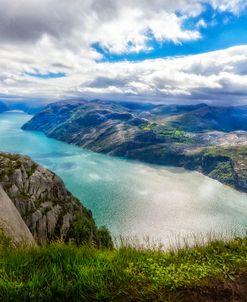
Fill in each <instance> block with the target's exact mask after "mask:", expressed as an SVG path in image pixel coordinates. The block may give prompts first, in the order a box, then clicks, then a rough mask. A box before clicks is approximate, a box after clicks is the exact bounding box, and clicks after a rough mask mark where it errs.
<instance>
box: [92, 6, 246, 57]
mask: <svg viewBox="0 0 247 302" xmlns="http://www.w3.org/2000/svg"><path fill="white" fill-rule="evenodd" d="M177 14H178V15H179V13H177ZM201 20H203V22H204V24H205V25H204V26H205V27H204V26H199V25H197V24H198V23H199V22H200V21H201ZM183 28H184V29H189V30H193V29H195V28H197V30H198V31H199V32H200V34H201V38H200V39H198V40H192V41H191V40H189V41H183V42H180V43H175V42H173V41H157V40H155V38H154V37H153V36H152V35H151V34H150V40H149V42H148V45H149V46H150V47H151V48H152V50H150V51H141V52H138V53H133V52H132V53H124V54H112V53H111V52H109V51H108V50H107V49H104V48H103V47H101V46H100V44H99V43H94V44H93V45H92V46H93V47H94V48H95V49H96V50H97V51H98V52H99V53H101V54H102V55H103V58H102V59H101V60H102V61H109V62H116V61H123V60H128V61H141V60H145V59H155V58H164V57H173V56H185V55H192V54H200V53H205V52H210V51H214V50H220V49H224V48H228V47H231V46H236V45H243V44H247V9H245V10H243V11H241V12H240V13H239V14H237V15H236V14H233V13H231V12H225V11H223V12H222V11H219V10H215V9H213V8H212V6H211V5H204V10H203V12H202V13H201V14H199V15H198V16H196V17H192V18H188V19H186V20H185V22H184V23H183ZM167 30H169V29H167Z"/></svg>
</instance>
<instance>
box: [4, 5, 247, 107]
mask: <svg viewBox="0 0 247 302" xmlns="http://www.w3.org/2000/svg"><path fill="white" fill-rule="evenodd" d="M72 3H73V4H72ZM205 4H210V5H212V7H214V9H215V10H219V11H228V12H231V13H232V14H238V13H239V12H240V11H241V10H242V9H243V8H244V7H245V6H246V1H245V0H244V1H242V0H229V1H224V0H223V1H218V0H177V1H170V0H169V1H168V0H153V1H149V0H136V1H131V0H125V1H123V0H122V1H120V0H119V1H118V0H115V1H114V0H74V1H73V2H72V1H68V0H42V1H39V0H18V1H17V0H12V1H9V0H0V96H2V97H18V98H19V97H21V98H43V99H47V100H56V99H59V98H67V97H78V96H86V97H89V98H93V97H96V96H97V97H105V98H111V99H115V98H119V99H142V100H144V99H145V100H150V101H152V100H158V101H164V102H184V101H192V102H194V101H195V102H196V101H208V102H210V101H212V100H213V99H214V98H215V95H216V96H217V98H218V101H219V102H223V103H231V104H232V103H234V102H235V101H236V100H237V99H238V100H242V99H244V97H245V95H246V93H247V91H246V87H247V85H246V84H247V82H246V68H245V66H247V65H246V63H247V62H246V61H247V47H245V46H242V47H235V48H231V49H227V50H222V51H220V52H213V53H208V54H203V55H195V56H188V57H183V58H173V59H157V60H145V61H142V62H128V61H124V62H118V63H110V62H102V61H100V59H102V54H100V53H98V52H97V50H95V49H94V48H93V47H92V45H93V44H94V43H97V44H98V45H100V46H101V47H102V48H103V49H104V50H105V51H106V52H109V53H111V54H122V53H129V52H137V53H138V52H139V51H149V49H150V47H151V46H150V43H149V41H150V39H155V40H156V41H157V42H164V41H172V42H174V43H178V44H179V43H183V42H184V41H188V40H198V39H200V38H201V34H200V28H201V27H206V26H207V24H206V22H205V20H203V19H201V20H199V21H198V22H197V24H195V27H194V28H191V29H186V28H184V22H185V21H186V20H187V19H188V18H190V17H195V16H199V15H200V13H201V12H202V11H203V10H204V5H205ZM51 73H52V74H56V73H57V74H65V77H62V78H51V79H42V78H40V77H35V76H34V75H35V74H43V75H45V74H51Z"/></svg>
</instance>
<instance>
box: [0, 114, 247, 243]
mask: <svg viewBox="0 0 247 302" xmlns="http://www.w3.org/2000/svg"><path fill="white" fill-rule="evenodd" d="M30 118H31V116H30V115H27V114H25V113H20V112H7V113H4V114H0V150H1V151H8V152H18V153H22V154H27V155H29V156H31V157H32V158H33V159H34V160H35V161H37V162H38V163H40V164H42V165H44V166H45V167H47V168H49V169H51V170H52V171H54V172H56V173H57V174H58V175H59V176H61V178H62V179H63V180H64V182H65V184H66V186H67V188H68V189H69V190H70V191H71V192H72V193H73V194H74V195H75V196H77V197H78V198H79V199H80V200H81V201H82V202H83V204H84V205H86V206H87V207H88V208H90V209H91V210H92V212H93V215H94V218H95V220H96V222H97V224H98V225H106V226H108V227H109V229H110V230H111V232H112V233H113V234H114V235H119V234H122V235H124V236H135V235H137V236H138V237H139V238H141V237H143V236H144V235H148V236H149V237H150V238H154V239H157V240H161V241H162V242H163V243H167V242H168V241H170V240H171V238H175V237H176V236H177V235H180V236H186V235H188V234H192V233H193V234H196V235H197V234H200V235H201V234H207V233H210V232H213V233H218V232H219V233H222V232H223V233H225V232H228V231H232V230H235V231H236V230H246V229H247V195H246V194H243V193H239V192H237V191H235V190H233V189H231V188H228V187H227V186H225V185H222V184H220V183H219V182H217V181H214V180H212V179H210V178H208V177H205V176H203V175H201V174H200V173H197V172H188V171H185V170H183V169H178V168H164V167H158V166H152V165H147V164H143V163H138V162H133V161H129V160H124V159H118V158H113V157H110V156H106V155H102V154H97V153H94V152H91V151H87V150H83V149H81V148H78V147H75V146H72V145H68V144H66V143H63V142H59V141H57V140H54V139H50V138H47V137H46V136H45V135H44V134H42V133H39V132H30V131H22V130H21V126H22V125H23V124H24V123H25V122H26V121H28V120H29V119H30Z"/></svg>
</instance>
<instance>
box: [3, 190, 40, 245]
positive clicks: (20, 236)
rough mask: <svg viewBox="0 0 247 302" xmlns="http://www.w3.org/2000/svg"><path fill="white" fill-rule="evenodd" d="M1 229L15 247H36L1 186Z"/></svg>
mask: <svg viewBox="0 0 247 302" xmlns="http://www.w3.org/2000/svg"><path fill="white" fill-rule="evenodd" d="M0 229H1V230H2V231H3V232H4V234H5V235H6V236H7V237H8V238H10V239H11V241H12V244H13V245H14V246H19V245H21V244H23V243H24V244H25V245H35V241H34V238H33V236H32V234H31V232H30V230H29V229H28V227H27V225H26V224H25V222H24V221H23V219H22V217H21V215H20V213H19V212H18V210H17V209H16V207H15V205H14V204H13V202H12V201H11V200H10V198H9V196H8V195H7V194H6V192H5V191H4V189H3V188H2V186H0Z"/></svg>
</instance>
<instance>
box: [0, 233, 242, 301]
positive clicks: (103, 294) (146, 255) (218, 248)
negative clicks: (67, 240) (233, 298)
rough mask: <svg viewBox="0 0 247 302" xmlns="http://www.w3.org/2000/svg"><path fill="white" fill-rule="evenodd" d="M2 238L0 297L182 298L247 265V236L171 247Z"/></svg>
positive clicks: (229, 279)
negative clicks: (21, 243) (17, 242)
mask: <svg viewBox="0 0 247 302" xmlns="http://www.w3.org/2000/svg"><path fill="white" fill-rule="evenodd" d="M0 238H1V237H0ZM2 241H3V244H2V245H0V246H1V247H2V248H1V249H0V300H1V301H183V298H182V297H183V296H188V293H189V292H188V291H195V292H199V293H200V292H202V290H203V288H206V287H210V286H216V284H223V285H224V284H228V283H230V284H231V283H233V282H234V279H235V278H237V273H239V272H240V271H246V269H247V238H243V239H240V238H236V239H234V240H232V241H230V242H224V241H214V242H211V243H209V244H208V245H207V246H195V247H193V248H188V247H187V248H183V249H179V250H177V251H175V250H173V251H169V252H162V251H160V250H156V251H155V250H145V249H138V248H133V247H128V246H122V247H120V248H119V249H97V248H95V247H94V246H80V247H78V246H75V245H73V244H67V245H65V244H63V243H59V242H58V243H54V244H51V245H49V246H46V247H36V248H20V249H17V250H14V249H11V248H10V247H9V245H8V243H7V244H6V247H5V248H4V244H5V243H6V242H7V241H6V239H4V240H2ZM228 298H229V296H228ZM187 301H200V300H190V299H189V300H187ZM204 301H206V300H204ZM210 301H211V300H210ZM213 301H215V300H213ZM219 301H221V300H219ZM222 301H223V300H222ZM227 301H229V300H227Z"/></svg>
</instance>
